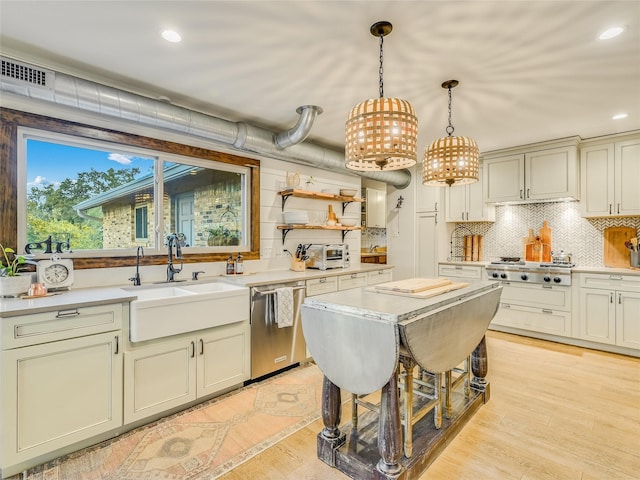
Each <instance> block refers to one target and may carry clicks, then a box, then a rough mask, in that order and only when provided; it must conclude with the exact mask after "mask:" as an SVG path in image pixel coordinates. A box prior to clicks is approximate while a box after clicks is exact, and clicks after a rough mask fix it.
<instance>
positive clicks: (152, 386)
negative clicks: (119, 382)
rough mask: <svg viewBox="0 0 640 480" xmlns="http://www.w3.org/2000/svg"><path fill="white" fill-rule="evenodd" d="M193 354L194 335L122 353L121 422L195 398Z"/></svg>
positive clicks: (133, 419) (143, 416) (161, 410)
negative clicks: (122, 419)
mask: <svg viewBox="0 0 640 480" xmlns="http://www.w3.org/2000/svg"><path fill="white" fill-rule="evenodd" d="M195 354H196V341H195V338H194V339H193V340H191V339H185V338H182V339H179V340H173V341H168V342H162V343H160V344H156V345H152V346H149V347H143V348H139V349H136V350H133V351H131V352H127V353H125V361H124V362H125V368H124V377H125V389H124V391H125V397H124V405H125V407H124V408H125V413H124V420H125V423H130V422H133V421H135V420H140V419H141V418H145V417H148V416H150V415H153V414H156V413H161V412H164V411H165V410H168V409H170V408H173V407H178V406H180V405H183V404H185V403H187V402H190V401H192V400H195V399H196V362H195Z"/></svg>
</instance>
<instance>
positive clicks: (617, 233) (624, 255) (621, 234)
mask: <svg viewBox="0 0 640 480" xmlns="http://www.w3.org/2000/svg"><path fill="white" fill-rule="evenodd" d="M635 236H636V229H635V228H633V227H608V228H605V229H604V266H605V267H620V268H629V267H630V262H629V249H628V248H627V247H625V246H624V242H628V241H629V239H631V238H633V237H635Z"/></svg>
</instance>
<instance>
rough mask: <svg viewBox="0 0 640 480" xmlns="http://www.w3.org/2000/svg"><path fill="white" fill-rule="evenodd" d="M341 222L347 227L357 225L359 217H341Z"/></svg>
mask: <svg viewBox="0 0 640 480" xmlns="http://www.w3.org/2000/svg"><path fill="white" fill-rule="evenodd" d="M340 222H341V223H342V225H344V226H345V227H355V226H356V225H358V218H356V217H342V218H341V219H340Z"/></svg>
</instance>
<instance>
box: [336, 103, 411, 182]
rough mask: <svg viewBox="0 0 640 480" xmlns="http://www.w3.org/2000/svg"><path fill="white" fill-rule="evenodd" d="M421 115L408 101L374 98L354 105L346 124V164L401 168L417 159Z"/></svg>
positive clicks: (356, 167) (358, 167) (364, 167)
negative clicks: (419, 118) (419, 116)
mask: <svg viewBox="0 0 640 480" xmlns="http://www.w3.org/2000/svg"><path fill="white" fill-rule="evenodd" d="M417 137H418V119H417V117H416V114H415V111H414V110H413V107H412V106H411V104H410V103H409V102H407V101H406V100H401V99H399V98H371V99H369V100H365V101H364V102H362V103H359V104H358V105H356V106H355V107H353V108H352V109H351V112H350V113H349V118H348V120H347V122H346V126H345V155H346V167H347V168H350V169H352V170H362V171H372V170H378V171H379V170H399V169H402V168H408V167H412V166H413V165H415V164H416V159H417V153H416V150H417V146H416V145H417Z"/></svg>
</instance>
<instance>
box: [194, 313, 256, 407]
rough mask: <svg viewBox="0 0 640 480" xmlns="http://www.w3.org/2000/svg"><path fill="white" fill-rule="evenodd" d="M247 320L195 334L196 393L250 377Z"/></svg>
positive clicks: (206, 393)
mask: <svg viewBox="0 0 640 480" xmlns="http://www.w3.org/2000/svg"><path fill="white" fill-rule="evenodd" d="M249 335H250V332H249V323H248V322H240V323H237V324H232V325H225V326H224V327H219V328H216V329H215V331H213V332H211V333H207V334H206V335H201V336H199V337H198V342H197V349H198V360H197V365H198V367H197V394H198V397H202V396H204V395H210V394H213V393H216V392H219V391H221V390H224V389H226V388H229V387H233V386H236V385H241V384H242V383H243V382H244V381H245V380H248V379H249V377H250V370H251V357H250V353H249V351H250V348H251V338H250V336H249Z"/></svg>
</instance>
